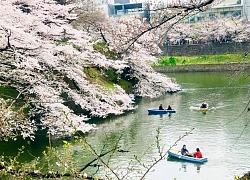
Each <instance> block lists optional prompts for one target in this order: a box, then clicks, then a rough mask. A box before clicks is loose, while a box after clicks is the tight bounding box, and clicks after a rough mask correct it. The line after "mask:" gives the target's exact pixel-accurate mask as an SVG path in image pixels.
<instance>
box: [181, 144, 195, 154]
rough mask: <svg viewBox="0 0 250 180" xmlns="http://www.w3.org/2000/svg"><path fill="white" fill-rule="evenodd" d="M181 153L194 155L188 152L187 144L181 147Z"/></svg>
mask: <svg viewBox="0 0 250 180" xmlns="http://www.w3.org/2000/svg"><path fill="white" fill-rule="evenodd" d="M181 155H183V156H190V157H193V155H192V154H191V153H189V152H188V150H187V148H186V145H185V144H184V145H183V146H182V148H181Z"/></svg>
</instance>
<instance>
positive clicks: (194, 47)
mask: <svg viewBox="0 0 250 180" xmlns="http://www.w3.org/2000/svg"><path fill="white" fill-rule="evenodd" d="M161 49H162V51H163V55H166V56H199V55H216V54H233V53H248V52H249V53H250V42H242V43H236V42H230V43H210V44H185V45H174V46H162V47H161Z"/></svg>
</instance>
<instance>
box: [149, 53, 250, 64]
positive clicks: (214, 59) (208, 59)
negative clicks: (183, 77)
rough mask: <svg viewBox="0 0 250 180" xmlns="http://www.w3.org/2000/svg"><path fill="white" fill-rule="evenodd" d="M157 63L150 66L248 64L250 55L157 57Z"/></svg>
mask: <svg viewBox="0 0 250 180" xmlns="http://www.w3.org/2000/svg"><path fill="white" fill-rule="evenodd" d="M158 58H159V61H158V63H154V64H152V66H174V65H196V64H228V63H250V54H249V55H245V54H223V55H207V56H159V57H158Z"/></svg>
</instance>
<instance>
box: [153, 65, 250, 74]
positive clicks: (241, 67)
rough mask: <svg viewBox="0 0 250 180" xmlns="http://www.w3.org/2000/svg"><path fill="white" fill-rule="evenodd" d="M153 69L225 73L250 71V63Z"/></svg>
mask: <svg viewBox="0 0 250 180" xmlns="http://www.w3.org/2000/svg"><path fill="white" fill-rule="evenodd" d="M153 69H154V70H155V71H157V72H160V73H166V72H224V71H248V72H249V71H250V64H249V63H233V64H203V65H178V66H154V67H153Z"/></svg>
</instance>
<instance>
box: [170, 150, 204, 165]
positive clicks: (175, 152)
mask: <svg viewBox="0 0 250 180" xmlns="http://www.w3.org/2000/svg"><path fill="white" fill-rule="evenodd" d="M168 156H170V157H175V158H178V159H182V160H185V161H190V162H196V163H204V162H207V158H196V157H190V156H183V155H181V152H180V151H178V150H172V149H171V150H169V151H168Z"/></svg>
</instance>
